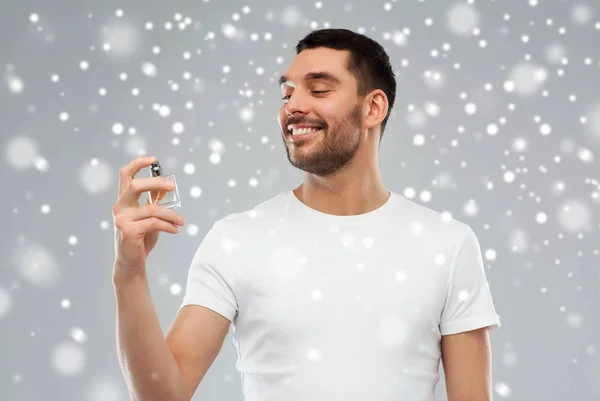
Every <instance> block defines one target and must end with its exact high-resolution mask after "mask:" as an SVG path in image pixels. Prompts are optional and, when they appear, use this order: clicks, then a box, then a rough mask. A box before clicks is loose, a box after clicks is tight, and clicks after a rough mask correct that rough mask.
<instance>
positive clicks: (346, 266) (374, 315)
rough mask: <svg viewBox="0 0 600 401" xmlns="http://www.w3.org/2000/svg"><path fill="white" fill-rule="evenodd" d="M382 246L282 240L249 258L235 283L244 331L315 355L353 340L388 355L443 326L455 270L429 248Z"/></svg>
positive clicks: (239, 326)
mask: <svg viewBox="0 0 600 401" xmlns="http://www.w3.org/2000/svg"><path fill="white" fill-rule="evenodd" d="M367 245H368V244H367ZM379 245H380V246H379V247H370V248H369V247H368V246H365V244H364V243H361V244H359V245H358V246H354V247H348V246H345V245H344V244H343V243H342V244H341V245H339V246H332V245H331V244H328V246H324V245H323V244H318V243H313V244H309V245H305V246H290V245H284V244H283V243H280V244H278V245H277V246H275V247H274V248H273V250H272V252H269V251H267V250H266V249H263V250H262V252H258V253H257V254H260V255H264V256H263V257H259V258H256V257H255V258H248V260H247V265H246V266H245V269H244V272H243V274H242V275H241V276H240V277H238V278H236V281H235V293H236V297H237V301H238V306H239V314H238V316H237V320H236V331H237V332H238V333H239V334H240V335H242V336H244V335H247V336H246V337H249V334H250V333H255V332H257V331H258V332H260V333H262V335H263V337H262V341H264V342H265V343H266V344H271V345H273V346H277V345H278V344H288V345H289V344H297V345H298V346H299V347H301V349H302V351H301V352H304V353H305V355H304V356H305V357H306V358H309V359H310V358H321V357H323V355H322V354H323V352H326V353H335V352H337V351H339V352H342V349H341V348H346V347H348V346H349V344H348V342H350V344H361V346H362V347H366V348H370V349H371V350H374V349H375V350H376V349H380V350H381V351H382V352H385V351H388V350H390V349H398V348H403V347H404V346H405V345H406V343H407V342H408V343H410V342H413V340H414V339H416V338H419V337H422V336H423V334H424V333H425V334H428V333H429V334H431V333H433V332H435V331H437V325H438V324H439V317H440V314H441V310H442V308H443V304H444V300H445V295H446V278H447V269H446V268H445V267H444V266H441V265H440V264H439V263H436V259H435V257H434V255H432V254H431V253H430V252H426V251H425V249H422V250H421V249H420V248H419V247H414V246H413V247H412V248H411V247H409V246H407V247H406V248H405V249H401V247H395V248H393V247H391V246H385V244H383V243H380V244H379ZM325 347H328V350H325V349H323V348H325ZM337 347H340V349H339V350H336V348H337Z"/></svg>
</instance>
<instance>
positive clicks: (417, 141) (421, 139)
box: [413, 134, 425, 146]
mask: <svg viewBox="0 0 600 401" xmlns="http://www.w3.org/2000/svg"><path fill="white" fill-rule="evenodd" d="M424 143H425V136H424V135H423V134H416V135H415V136H414V138H413V145H415V146H422V145H423V144H424Z"/></svg>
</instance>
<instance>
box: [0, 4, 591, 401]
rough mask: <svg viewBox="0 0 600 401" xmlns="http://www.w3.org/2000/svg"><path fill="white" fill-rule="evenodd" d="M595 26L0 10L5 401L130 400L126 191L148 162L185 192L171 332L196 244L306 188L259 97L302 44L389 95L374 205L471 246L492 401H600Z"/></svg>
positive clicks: (168, 304)
mask: <svg viewBox="0 0 600 401" xmlns="http://www.w3.org/2000/svg"><path fill="white" fill-rule="evenodd" d="M599 14H600V6H599V5H598V2H597V1H595V0H586V1H566V0H535V1H534V0H510V1H509V0H503V1H501V0H496V1H492V0H476V1H465V2H445V1H442V0H439V1H438V0H425V1H418V0H406V1H390V2H387V3H386V2H385V1H369V2H366V1H362V2H361V1H348V2H334V1H327V0H326V1H323V2H314V1H308V2H299V1H298V2H282V1H254V0H252V1H250V0H249V1H248V2H245V3H238V2H233V1H215V0H211V1H200V0H198V1H172V2H166V1H165V2H158V1H144V2H123V1H121V2H115V1H104V2H100V1H94V2H91V1H74V0H73V1H67V0H57V1H39V0H38V1H30V0H19V1H16V0H12V1H9V0H2V1H1V2H0V67H1V70H0V74H1V76H0V79H1V80H0V135H1V145H0V146H1V149H2V161H1V168H0V178H1V180H2V181H1V184H2V189H1V190H0V202H1V203H0V205H1V207H0V221H1V227H2V229H1V230H0V347H1V348H0V399H1V400H2V401H5V400H6V401H21V400H85V401H120V400H127V399H128V395H127V391H126V387H125V385H124V381H123V379H122V376H121V371H120V369H119V365H118V361H117V355H116V346H115V299H114V294H113V288H112V284H111V273H112V263H113V260H114V247H113V226H112V224H113V222H112V214H111V208H112V205H113V203H114V202H115V200H116V195H117V184H118V170H119V168H120V167H121V166H122V165H124V164H125V163H127V162H128V161H129V160H131V159H133V158H134V157H136V156H137V155H141V154H148V155H156V156H157V157H158V158H159V160H160V161H161V162H162V164H163V166H164V169H165V172H167V173H171V174H175V175H176V177H177V179H178V182H179V190H180V193H181V197H182V202H183V207H182V209H180V212H181V213H182V214H183V215H184V216H185V217H186V218H187V225H186V228H185V229H184V230H183V231H182V232H181V233H180V234H178V235H169V234H164V233H163V234H161V238H160V240H159V243H158V245H157V247H156V248H155V250H154V251H153V253H152V254H151V257H150V259H149V262H148V274H149V276H150V283H151V291H152V296H153V300H154V303H155V305H156V309H157V312H158V315H159V318H160V322H161V325H162V327H163V330H165V331H166V329H167V328H168V326H169V325H170V324H171V321H172V319H173V317H174V316H175V313H176V311H177V309H178V307H179V304H180V302H181V300H182V297H183V288H184V286H185V279H186V276H187V269H188V267H189V263H190V262H191V259H192V256H193V254H194V252H195V251H196V248H197V246H198V244H199V242H200V241H201V240H202V238H203V236H204V235H205V233H206V232H207V230H208V229H209V228H210V226H211V225H212V223H213V222H214V221H215V220H216V219H219V218H222V217H224V216H226V215H227V214H229V213H233V212H237V211H242V210H246V209H249V208H251V207H253V206H254V205H256V204H257V203H259V202H261V201H263V200H265V199H267V198H269V197H271V196H274V195H276V194H277V193H279V192H281V191H285V190H289V189H291V188H293V187H295V186H296V185H298V184H299V183H300V181H301V179H302V173H301V172H300V171H298V170H295V169H294V168H292V167H291V166H290V165H289V163H288V161H287V159H286V156H285V149H284V147H283V144H282V140H281V138H280V133H279V130H278V126H277V123H276V116H277V111H278V109H279V107H280V105H281V99H280V98H281V93H280V92H279V89H278V87H277V84H276V81H277V78H278V77H279V75H280V74H282V73H283V72H284V71H285V69H286V67H287V65H288V64H289V63H290V61H291V60H292V59H293V57H294V54H295V53H294V46H295V45H296V43H297V41H298V40H299V39H301V38H302V37H303V36H304V35H305V34H307V33H308V32H309V31H310V30H311V29H316V28H323V27H344V28H349V29H353V30H357V31H359V32H362V33H365V34H367V35H369V36H371V37H373V38H374V39H376V40H377V41H379V42H380V43H381V44H382V45H384V47H385V48H386V49H387V51H388V52H389V54H390V57H391V60H392V63H393V65H394V68H395V71H396V72H397V82H398V94H397V100H396V105H395V107H394V109H393V113H392V116H391V119H390V122H389V125H388V128H387V131H386V133H385V136H384V138H383V142H382V145H381V169H382V174H383V178H384V180H385V183H386V185H387V187H388V188H389V189H391V190H393V191H396V192H399V193H402V194H403V195H404V196H406V197H408V198H411V199H412V200H414V201H416V202H418V203H420V204H423V205H426V206H427V207H430V208H432V209H434V210H437V211H448V212H450V213H452V215H453V216H454V217H455V218H457V219H459V220H462V221H464V222H466V223H468V224H470V225H471V226H472V227H473V229H474V231H475V232H476V233H477V235H478V238H479V239H480V243H481V247H482V252H483V253H484V260H485V263H486V268H487V274H488V278H489V281H490V285H491V289H492V293H493V296H494V300H495V304H496V307H497V311H498V313H499V315H500V317H501V319H502V323H503V327H502V328H501V329H500V330H497V331H495V332H493V333H492V336H491V337H492V343H493V388H494V398H495V399H505V398H506V399H510V400H519V401H530V400H544V401H592V400H600V360H599V353H600V349H599V347H600V344H599V342H598V339H599V338H600V323H599V318H598V316H600V314H599V313H598V310H597V308H598V305H599V301H600V297H599V295H598V294H599V292H600V291H599V289H600V286H599V285H600V274H599V268H598V266H599V264H600V263H599V256H598V248H599V245H598V244H599V239H600V236H599V235H598V226H599V221H598V207H599V205H600V195H599V192H600V189H599V182H598V175H599V174H598V171H599V168H598V167H599V165H598V160H597V159H595V158H594V156H596V157H600V155H599V154H598V150H599V147H600V93H599V90H600V50H599V49H600V47H599V45H598V43H600V22H599V21H600V15H599ZM150 23H151V24H150ZM141 174H143V175H147V172H146V171H144V172H143V173H141ZM390 257H394V255H390ZM235 362H236V353H235V348H234V347H233V344H232V342H231V337H230V335H228V337H227V338H226V341H225V344H224V346H223V349H222V351H221V353H220V355H219V357H218V358H217V360H216V361H215V363H214V365H213V366H212V367H211V369H210V371H209V372H208V374H207V376H206V378H205V380H204V381H203V382H202V383H201V385H200V387H199V389H198V391H197V392H196V395H195V397H194V399H195V400H203V401H219V400H222V401H224V400H227V401H230V400H231V401H235V400H241V399H242V394H241V383H240V377H239V375H238V373H237V371H236V370H235ZM436 393H437V396H438V399H439V400H445V399H446V395H445V387H444V381H443V378H442V380H441V381H440V383H439V385H438V388H437V392H436ZM400 399H401V398H399V400H400Z"/></svg>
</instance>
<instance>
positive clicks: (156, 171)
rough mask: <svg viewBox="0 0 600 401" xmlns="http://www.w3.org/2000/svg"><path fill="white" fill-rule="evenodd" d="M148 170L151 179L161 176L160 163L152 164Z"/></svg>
mask: <svg viewBox="0 0 600 401" xmlns="http://www.w3.org/2000/svg"><path fill="white" fill-rule="evenodd" d="M149 168H150V175H151V176H152V177H158V176H161V175H162V167H161V166H160V163H159V162H158V161H156V162H154V163H152V164H151V165H150V167H149Z"/></svg>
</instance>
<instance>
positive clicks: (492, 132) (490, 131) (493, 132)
mask: <svg viewBox="0 0 600 401" xmlns="http://www.w3.org/2000/svg"><path fill="white" fill-rule="evenodd" d="M486 131H487V133H488V135H491V136H494V135H496V134H497V133H498V126H497V125H496V124H489V125H488V126H487V128H486Z"/></svg>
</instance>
